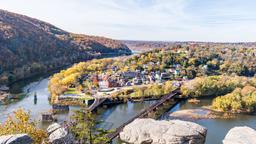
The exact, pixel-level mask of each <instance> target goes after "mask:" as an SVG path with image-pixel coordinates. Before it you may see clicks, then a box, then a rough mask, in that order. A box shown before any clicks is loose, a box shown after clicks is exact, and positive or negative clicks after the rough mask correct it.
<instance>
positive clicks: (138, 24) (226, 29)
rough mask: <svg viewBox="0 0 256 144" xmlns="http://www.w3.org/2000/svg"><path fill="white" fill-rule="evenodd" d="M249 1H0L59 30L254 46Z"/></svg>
mask: <svg viewBox="0 0 256 144" xmlns="http://www.w3.org/2000/svg"><path fill="white" fill-rule="evenodd" d="M255 6H256V1H255V0H0V9H4V10H8V11H11V12H15V13H19V14H24V15H27V16H30V17H33V18H37V19H39V20H43V21H46V22H49V23H51V24H53V25H55V26H57V27H59V28H61V29H63V30H66V31H69V32H74V33H80V34H89V35H99V36H105V37H110V38H114V39H122V40H154V41H212V42H248V41H250V42H255V41H256V28H255V26H256V8H255Z"/></svg>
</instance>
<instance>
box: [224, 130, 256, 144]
mask: <svg viewBox="0 0 256 144" xmlns="http://www.w3.org/2000/svg"><path fill="white" fill-rule="evenodd" d="M223 144H256V131H255V130H254V129H252V128H250V127H246V126H245V127H234V128H232V129H231V130H229V132H228V133H227V135H226V136H225V139H224V140H223Z"/></svg>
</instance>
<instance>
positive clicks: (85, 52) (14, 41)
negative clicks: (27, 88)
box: [0, 10, 131, 84]
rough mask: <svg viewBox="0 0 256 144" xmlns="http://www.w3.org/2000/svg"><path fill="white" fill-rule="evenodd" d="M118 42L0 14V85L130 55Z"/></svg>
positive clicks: (20, 16) (38, 21) (22, 17)
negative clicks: (75, 64)
mask: <svg viewBox="0 0 256 144" xmlns="http://www.w3.org/2000/svg"><path fill="white" fill-rule="evenodd" d="M129 54H131V50H130V49H129V48H128V47H127V46H126V45H125V44H122V43H121V42H119V41H116V40H112V39H109V38H105V37H98V36H88V35H82V34H73V33H69V32H66V31H64V30H62V29H59V28H57V27H55V26H53V25H51V24H49V23H46V22H43V21H40V20H37V19H34V18H30V17H27V16H24V15H20V14H16V13H12V12H8V11H5V10H0V84H8V83H10V82H13V81H15V80H18V79H22V78H25V77H29V76H32V75H34V74H37V73H43V72H46V71H48V70H52V69H56V68H58V67H63V66H65V65H69V64H72V63H75V62H79V61H83V60H89V59H92V58H99V57H105V56H109V55H113V56H119V55H129Z"/></svg>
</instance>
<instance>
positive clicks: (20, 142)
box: [0, 134, 33, 144]
mask: <svg viewBox="0 0 256 144" xmlns="http://www.w3.org/2000/svg"><path fill="white" fill-rule="evenodd" d="M32 143H33V139H32V138H31V137H30V136H28V135H27V134H16V135H5V136H0V144H32Z"/></svg>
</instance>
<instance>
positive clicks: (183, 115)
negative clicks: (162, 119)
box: [169, 109, 218, 121]
mask: <svg viewBox="0 0 256 144" xmlns="http://www.w3.org/2000/svg"><path fill="white" fill-rule="evenodd" d="M169 118H170V119H180V120H188V121H191V120H199V119H212V118H218V116H217V115H214V114H213V113H212V112H211V111H210V110H206V109H185V110H178V111H175V112H173V113H171V114H170V115H169Z"/></svg>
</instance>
